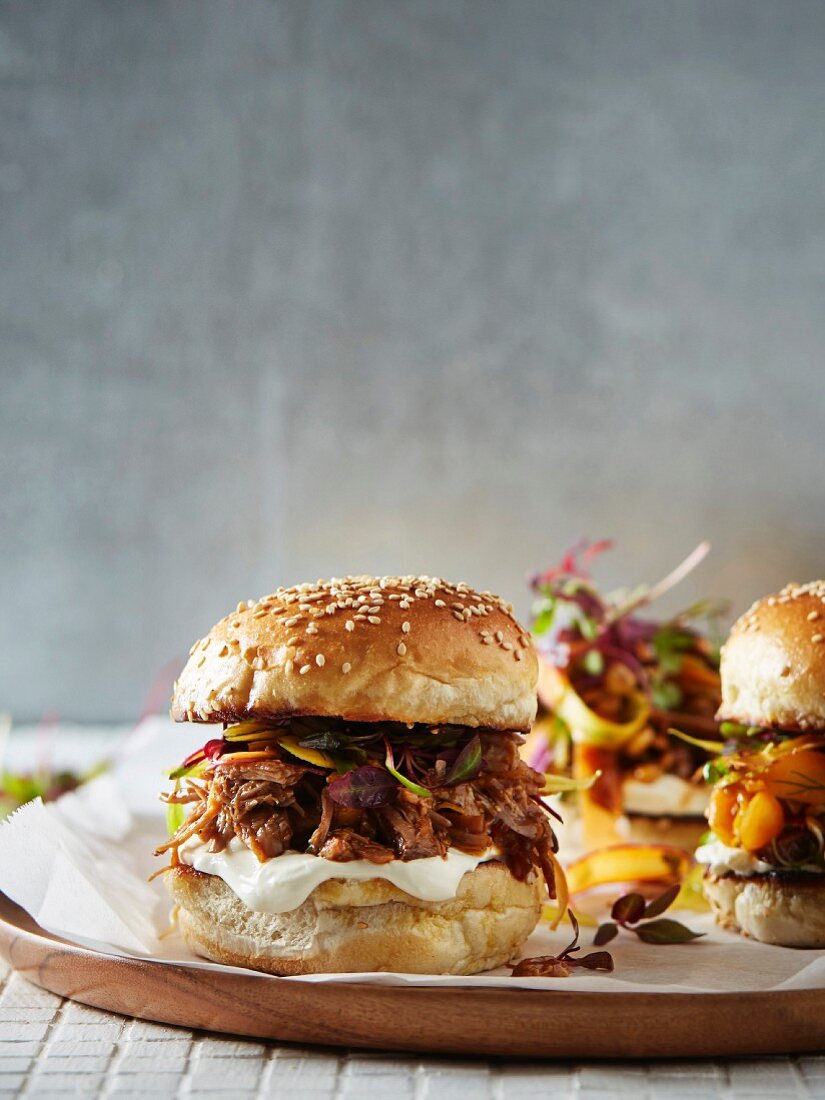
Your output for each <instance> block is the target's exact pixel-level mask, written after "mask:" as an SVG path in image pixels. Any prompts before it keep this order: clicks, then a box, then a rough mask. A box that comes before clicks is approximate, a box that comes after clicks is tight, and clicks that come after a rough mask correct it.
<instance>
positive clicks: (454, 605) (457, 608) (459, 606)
mask: <svg viewBox="0 0 825 1100" xmlns="http://www.w3.org/2000/svg"><path fill="white" fill-rule="evenodd" d="M450 607H451V608H452V609H453V611H463V610H464V604H463V603H451V604H450Z"/></svg>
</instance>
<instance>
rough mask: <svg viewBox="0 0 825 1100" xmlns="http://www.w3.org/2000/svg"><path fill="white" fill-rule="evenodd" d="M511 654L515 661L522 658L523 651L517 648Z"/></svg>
mask: <svg viewBox="0 0 825 1100" xmlns="http://www.w3.org/2000/svg"><path fill="white" fill-rule="evenodd" d="M513 656H514V657H515V659H516V660H517V661H520V660H521V659H522V657H523V656H524V653H523V652H522V650H520V649H517V650H516V651H515V653H514V654H513Z"/></svg>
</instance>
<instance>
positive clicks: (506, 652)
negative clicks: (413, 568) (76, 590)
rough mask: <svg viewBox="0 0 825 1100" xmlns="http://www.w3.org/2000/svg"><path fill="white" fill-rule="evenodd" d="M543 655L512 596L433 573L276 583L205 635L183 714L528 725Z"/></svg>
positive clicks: (177, 698)
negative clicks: (509, 599) (508, 600)
mask: <svg viewBox="0 0 825 1100" xmlns="http://www.w3.org/2000/svg"><path fill="white" fill-rule="evenodd" d="M537 679H538V664H537V660H536V655H535V652H534V650H533V646H532V643H531V640H530V636H529V634H528V633H527V631H525V630H524V628H523V627H522V626H520V625H519V623H518V622H517V621H516V619H515V618H514V617H513V611H512V608H511V606H510V605H509V604H507V603H505V602H504V601H503V600H501V599H499V597H498V596H493V595H492V594H491V593H489V592H476V591H474V590H473V589H472V588H470V587H469V586H468V585H466V584H449V583H448V582H447V581H443V580H439V579H434V578H431V577H344V578H343V579H335V580H331V581H318V583H317V584H301V585H297V586H296V587H294V588H279V589H278V591H277V592H273V593H272V594H271V595H270V596H264V597H263V598H262V599H260V600H258V601H257V602H254V601H251V600H250V601H249V602H248V603H240V604H238V607H237V610H236V611H235V612H234V613H233V614H232V615H227V617H226V618H225V619H221V621H220V622H219V623H218V624H217V625H216V626H214V627H213V628H212V630H211V631H210V632H209V633H208V634H207V636H206V637H205V638H202V639H201V640H200V641H198V642H196V643H195V645H194V646H193V647H192V650H191V652H190V657H189V660H188V662H187V663H186V667H185V668H184V670H183V672H182V673H181V676H180V679H179V680H178V682H177V683H176V684H175V691H174V696H173V699H172V711H171V713H172V717H173V718H174V719H175V720H176V721H178V722H185V721H190V722H235V721H240V720H243V719H248V718H279V717H286V716H289V715H310V714H311V715H324V716H328V717H343V718H348V719H350V720H352V721H362V722H371V721H394V722H423V723H426V724H428V725H438V724H455V725H466V726H487V727H491V728H494V729H527V728H529V726H530V724H531V723H532V721H533V719H534V717H535V714H536V681H537Z"/></svg>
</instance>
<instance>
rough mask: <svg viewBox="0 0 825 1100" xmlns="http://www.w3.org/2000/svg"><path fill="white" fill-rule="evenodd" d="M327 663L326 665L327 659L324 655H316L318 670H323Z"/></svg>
mask: <svg viewBox="0 0 825 1100" xmlns="http://www.w3.org/2000/svg"><path fill="white" fill-rule="evenodd" d="M325 663H326V657H325V656H324V655H323V653H318V654H316V656H315V664H316V665H317V666H318V668H323V667H324V665H325Z"/></svg>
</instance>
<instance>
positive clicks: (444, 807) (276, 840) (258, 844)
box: [158, 730, 556, 896]
mask: <svg viewBox="0 0 825 1100" xmlns="http://www.w3.org/2000/svg"><path fill="white" fill-rule="evenodd" d="M474 736H478V737H479V739H480V742H481V752H482V762H481V765H480V767H479V768H478V770H477V771H476V773H475V774H474V775H472V777H471V778H469V779H467V780H465V781H464V782H459V783H455V784H452V785H451V784H446V783H445V782H444V781H445V778H447V774H448V770H447V767H446V764H445V761H444V760H443V759H437V760H435V761H434V763H433V765H432V767H431V770H430V771H427V772H425V773H424V774H423V775H421V776H420V779H421V785H422V786H425V787H426V788H427V789H428V790H429V791H430V792H431V797H426V798H425V797H423V796H419V795H418V794H416V793H414V792H413V791H411V790H408V789H407V788H405V787H404V786H401V785H399V786H398V788H397V790H396V791H395V793H394V795H393V796H392V798H391V800H390V801H388V802H386V803H384V804H381V805H377V806H372V807H369V808H357V807H355V808H354V807H351V806H344V805H340V804H339V803H336V802H334V801H333V799H332V798H331V797H330V794H329V790H328V784H329V782H330V781H333V780H335V778H336V776H335V773H327V772H326V771H324V770H323V769H320V768H316V767H313V766H312V765H309V764H303V763H301V762H299V761H292V760H286V759H280V758H279V757H278V758H276V757H271V758H269V759H266V760H251V761H248V762H245V761H243V760H242V759H235V760H226V761H222V760H221V759H220V758H218V759H217V760H215V761H214V762H213V763H211V764H210V765H209V767H208V768H207V769H206V771H205V774H204V777H203V785H199V784H198V783H195V782H193V781H189V782H188V785H187V787H186V789H185V790H179V791H177V792H176V793H175V794H174V795H172V796H170V799H169V800H170V801H172V802H175V803H184V804H186V805H187V806H189V807H190V814H189V817H188V818H187V820H186V821H185V822H184V824H183V825H182V826H181V828H180V830H178V832H177V833H176V834H175V836H174V837H172V839H171V840H170V842H169V843H168V844H167V845H165V846H164V847H163V848H161V849H158V850H159V851H163V850H166V849H169V848H171V849H172V850H173V852H176V851H177V848H178V847H179V846H180V844H182V843H183V842H184V841H185V840H187V839H188V838H189V837H191V836H193V835H197V836H198V837H199V838H200V839H201V840H202V841H205V842H208V843H209V845H210V847H211V849H212V850H213V851H220V850H221V849H223V848H225V847H226V845H227V844H228V843H229V841H230V840H231V839H232V838H233V837H238V838H240V840H241V841H242V842H243V843H244V844H246V845H247V846H248V847H249V848H251V849H252V851H253V852H254V853H255V854H256V856H257V857H258V859H260V860H265V859H270V858H272V857H273V856H278V855H280V854H281V853H283V852H285V851H287V850H295V851H309V852H312V853H315V854H317V855H319V856H321V857H322V858H324V859H329V860H333V861H341V862H346V861H350V860H354V859H368V860H371V861H372V862H373V863H387V862H389V861H390V860H392V859H401V860H413V859H422V858H427V857H431V856H443V855H445V854H446V852H447V850H448V849H449V848H450V847H453V848H459V849H461V850H462V851H465V852H469V853H472V854H480V853H481V852H484V851H486V850H487V849H489V848H490V847H492V846H497V847H498V849H499V850H500V852H501V853H502V857H503V858H504V859H505V860H506V862H507V864H508V867H509V868H510V870H511V872H512V873H513V874H514V875H515V876H516V877H517V878H520V879H524V878H527V877H528V876H529V875H531V874H532V873H533V872H534V871H536V870H538V871H540V872H542V873H543V874H544V876H545V878H546V879H547V883H548V886H549V888H550V892H551V896H555V894H554V874H553V861H552V853H554V852H555V851H556V838H555V836H554V834H553V830H552V828H551V827H550V821H549V817H548V813H549V811H547V809H546V808H545V807H544V805H543V804H542V802H541V800H540V798H539V793H540V791H541V790H542V787H543V785H544V777H543V776H542V775H541V774H540V773H538V772H536V771H534V770H533V769H532V768H530V767H528V765H527V764H525V763H524V762H523V761H522V760H521V758H520V756H519V753H518V745H519V743H520V738H519V736H518V735H517V734H514V733H508V732H498V731H487V730H485V731H476V730H467V731H466V732H465V733H463V734H462V738H461V739H460V740H459V742H458V744H459V745H460V744H461V743H463V742H466V741H468V740H469V739H470V738H471V737H474ZM174 858H176V856H175V857H174Z"/></svg>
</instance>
